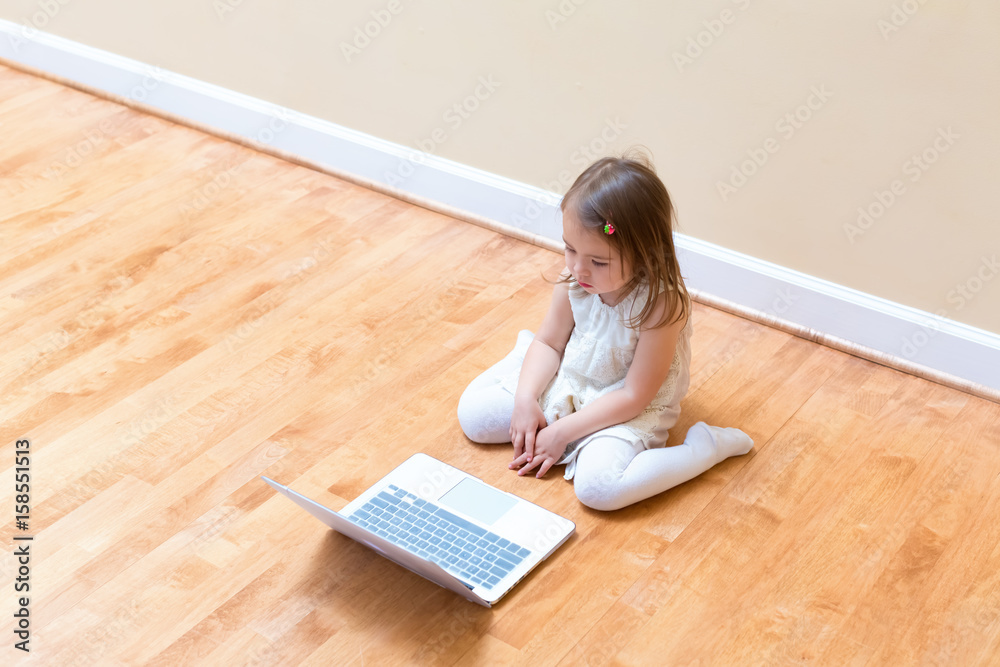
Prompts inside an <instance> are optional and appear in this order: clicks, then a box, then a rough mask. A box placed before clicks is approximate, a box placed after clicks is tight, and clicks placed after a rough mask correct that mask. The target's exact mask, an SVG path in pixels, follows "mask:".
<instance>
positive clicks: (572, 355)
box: [501, 281, 692, 479]
mask: <svg viewBox="0 0 1000 667" xmlns="http://www.w3.org/2000/svg"><path fill="white" fill-rule="evenodd" d="M648 297H649V290H648V286H647V285H646V284H645V283H643V284H640V285H639V286H638V287H636V289H634V290H632V292H631V293H630V294H629V295H628V296H626V297H625V298H624V299H622V300H621V302H619V303H618V304H617V305H615V306H608V305H607V304H605V303H604V302H603V301H601V297H600V296H599V295H597V294H590V293H588V292H587V291H585V290H584V289H583V288H582V287H580V285H579V283H577V282H576V281H573V282H572V283H571V284H570V290H569V302H570V307H571V308H572V310H573V320H574V327H573V332H572V334H570V338H569V342H567V343H566V349H565V351H564V352H563V358H562V363H561V364H560V366H559V370H558V372H557V373H556V376H555V377H554V378H553V379H552V382H551V383H549V386H548V387H546V389H545V391H544V392H542V395H541V397H540V399H539V404H540V405H541V408H542V412H543V414H544V415H545V419H546V421H547V422H548V423H549V424H551V423H552V422H554V421H555V420H556V419H560V418H562V417H565V416H566V415H569V414H572V413H573V412H576V411H577V410H580V409H582V408H583V407H584V406H586V405H587V404H589V403H591V402H593V401H595V400H596V399H598V398H600V397H601V396H603V395H604V394H607V393H609V392H612V391H615V390H617V389H621V388H623V387H624V386H625V376H626V374H627V373H628V369H629V366H630V365H631V364H632V358H633V357H634V356H635V348H636V344H637V343H638V341H639V331H638V330H637V329H632V328H631V327H629V326H628V321H629V319H630V317H632V316H637V315H638V314H639V313H640V312H641V311H642V308H643V306H644V305H645V303H646V300H647V299H648ZM691 331H692V324H691V317H688V321H687V323H685V325H684V328H683V329H681V333H680V336H679V337H678V340H677V347H676V349H675V351H674V359H673V362H672V363H671V365H670V372H669V373H668V374H667V378H666V379H665V380H664V381H663V385H662V386H661V387H660V390H659V391H658V392H657V393H656V396H655V397H654V398H653V401H652V402H651V403H650V404H649V405H648V406H647V407H646V409H645V410H643V412H642V414H640V415H639V416H638V417H635V418H634V419H631V420H630V421H627V422H625V423H623V424H617V425H614V426H611V427H609V428H606V429H603V430H601V431H598V432H597V433H592V434H590V435H588V436H585V437H583V438H580V439H579V440H576V441H573V442H571V443H570V444H569V446H568V447H567V448H566V453H565V454H563V456H562V458H561V459H560V460H559V461H558V462H557V463H559V464H566V474H565V477H566V479H572V478H573V474H574V472H575V470H576V457H577V454H579V452H580V451H581V450H582V449H583V447H585V446H586V445H587V444H588V443H589V442H590V441H591V440H593V439H594V438H596V437H599V436H600V437H608V436H610V437H616V438H620V439H622V440H625V441H627V442H629V443H631V444H633V445H634V446H635V447H636V449H637V453H638V451H641V449H649V448H652V447H662V446H663V444H664V443H665V442H666V441H667V431H668V429H670V428H671V427H673V425H674V424H676V423H677V418H678V416H679V415H680V402H681V398H683V397H684V395H685V394H686V393H687V390H688V385H689V384H690V380H691V377H690V367H691ZM519 376H520V368H518V369H517V371H515V372H514V373H513V374H511V375H509V376H507V377H505V378H502V379H501V386H503V388H504V389H506V390H508V391H509V392H511V393H512V394H513V393H514V392H515V391H516V390H517V380H518V377H519Z"/></svg>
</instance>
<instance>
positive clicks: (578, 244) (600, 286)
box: [563, 206, 632, 305]
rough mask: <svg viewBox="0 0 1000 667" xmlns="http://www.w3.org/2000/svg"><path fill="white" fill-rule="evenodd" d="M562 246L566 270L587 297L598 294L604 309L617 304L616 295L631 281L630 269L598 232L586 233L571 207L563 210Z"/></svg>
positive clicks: (619, 298)
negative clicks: (585, 292)
mask: <svg viewBox="0 0 1000 667" xmlns="http://www.w3.org/2000/svg"><path fill="white" fill-rule="evenodd" d="M563 242H564V243H565V244H566V268H567V269H569V272H570V273H572V274H573V277H574V278H576V280H577V282H579V283H580V287H582V288H583V289H585V290H586V291H587V292H588V293H590V294H600V295H601V300H602V301H604V303H606V304H608V305H615V304H617V303H618V302H619V301H621V299H622V298H623V297H624V296H625V295H624V294H620V292H621V291H622V289H623V288H624V287H625V283H627V282H628V281H629V279H630V278H631V277H632V271H631V268H630V267H629V266H628V265H627V264H626V263H623V261H622V259H621V256H620V255H619V253H618V251H617V250H615V248H614V247H612V245H611V243H609V242H608V240H607V239H606V238H605V237H604V235H603V234H602V233H601V232H600V231H592V230H589V229H587V228H585V227H584V226H583V225H582V224H581V223H580V219H579V218H578V217H577V215H576V211H575V210H573V207H572V206H567V207H566V209H565V210H563Z"/></svg>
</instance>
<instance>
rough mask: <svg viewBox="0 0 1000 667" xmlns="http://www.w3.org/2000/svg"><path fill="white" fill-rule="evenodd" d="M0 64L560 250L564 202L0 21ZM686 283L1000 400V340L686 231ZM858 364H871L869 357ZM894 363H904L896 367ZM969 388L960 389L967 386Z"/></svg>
mask: <svg viewBox="0 0 1000 667" xmlns="http://www.w3.org/2000/svg"><path fill="white" fill-rule="evenodd" d="M0 59H4V60H7V61H9V62H11V63H13V64H19V65H22V66H25V67H27V68H30V69H34V70H37V71H39V72H42V73H45V74H48V75H50V76H53V77H56V78H58V79H62V80H65V81H67V82H69V83H73V84H75V85H79V86H81V87H84V88H88V89H92V90H94V91H96V92H103V93H105V94H108V95H110V96H113V97H118V98H125V100H131V101H132V102H134V103H137V104H140V105H142V106H144V107H146V108H149V109H150V110H153V111H159V112H161V113H164V114H166V115H168V116H172V117H176V118H179V119H184V120H186V121H187V122H190V123H191V124H193V125H196V126H202V127H205V128H211V129H214V130H215V131H218V132H219V133H221V134H225V135H229V136H235V137H242V138H244V139H245V140H247V141H250V142H256V143H258V144H260V145H262V147H264V148H265V149H272V150H274V152H275V153H277V154H284V155H289V156H294V157H295V158H297V159H299V160H302V161H303V162H305V163H308V164H312V165H316V166H317V167H319V168H322V169H325V170H328V171H330V172H332V173H341V174H350V175H352V176H353V177H354V178H355V179H357V180H359V181H361V182H370V183H372V184H374V185H379V186H383V189H389V190H391V191H398V192H400V193H401V194H403V195H404V196H409V197H411V198H416V199H421V200H424V201H429V202H435V203H437V204H440V205H442V208H445V209H452V210H456V211H463V212H466V213H468V214H470V215H471V216H472V217H476V218H479V219H486V220H491V221H495V222H496V223H500V225H502V226H507V227H512V228H514V229H516V230H520V231H521V232H524V233H526V234H527V235H532V236H538V237H542V238H543V239H548V240H550V241H551V242H552V246H553V247H555V246H558V245H559V244H560V243H561V241H560V236H561V226H560V223H559V221H560V214H559V200H560V197H559V195H556V194H554V193H551V192H547V191H544V190H541V189H539V188H536V187H532V186H529V185H525V184H523V183H519V182H517V181H513V180H511V179H507V178H503V177H500V176H497V175H494V174H490V173H488V172H485V171H482V170H479V169H474V168H472V167H468V166H466V165H462V164H459V163H456V162H452V161H450V160H446V159H443V158H440V157H437V156H435V155H429V154H426V153H423V152H421V151H419V150H416V149H413V148H408V147H406V146H401V145H399V144H394V143H391V142H388V141H384V140H382V139H378V138H377V137H373V136H370V135H366V134H363V133H361V132H356V131H353V130H350V129H348V128H345V127H341V126H339V125H336V124H334V123H330V122H327V121H324V120H320V119H318V118H315V117H312V116H308V115H305V114H302V113H299V112H296V111H292V110H290V109H285V108H283V107H279V106H277V105H274V104H270V103H268V102H264V101H262V100H259V99H256V98H253V97H250V96H247V95H243V94H241V93H237V92H234V91H231V90H227V89H224V88H221V87H218V86H214V85H211V84H207V83H205V82H202V81H198V80H196V79H192V78H189V77H185V76H181V75H179V74H175V73H173V72H168V71H165V70H161V69H159V68H157V67H154V66H151V65H147V64H144V63H140V62H137V61H134V60H130V59H128V58H123V57H121V56H117V55H114V54H112V53H108V52H106V51H101V50H99V49H95V48H92V47H89V46H86V45H83V44H79V43H77V42H72V41H70V40H67V39H63V38H60V37H56V36H54V35H50V34H47V33H43V32H41V31H38V30H35V29H33V28H30V27H28V26H25V25H19V24H16V23H11V22H9V21H4V20H2V19H0ZM677 246H678V253H679V256H680V261H681V266H682V269H683V273H684V275H685V277H686V278H687V280H688V284H689V286H690V287H691V288H692V289H693V290H694V291H696V292H698V293H700V294H704V295H709V296H711V297H715V298H717V299H719V300H722V301H726V302H729V303H731V304H735V305H736V306H737V307H738V308H739V309H740V310H742V311H744V312H746V313H748V314H751V315H753V314H759V315H761V316H762V317H761V319H763V320H771V321H781V322H783V323H785V324H788V325H790V328H792V329H795V328H799V329H806V330H812V331H813V332H818V334H820V336H821V337H825V338H827V339H831V340H835V339H839V340H840V341H845V342H846V343H847V344H848V345H847V346H848V347H850V346H857V347H859V348H868V349H869V350H870V351H873V352H875V353H877V354H875V355H867V356H870V357H874V358H878V359H879V360H880V361H882V362H883V363H887V364H888V365H897V366H900V367H902V368H904V369H906V370H912V369H913V368H917V369H918V370H919V367H924V368H926V369H929V371H931V372H930V373H929V374H928V376H930V377H931V378H932V379H936V378H935V377H934V376H936V375H943V376H953V377H954V378H955V379H958V380H964V381H965V382H966V383H970V384H972V385H982V387H981V388H980V389H986V390H987V391H985V392H983V391H978V392H977V393H980V394H985V395H987V396H989V397H992V398H996V397H998V396H1000V335H998V334H994V333H991V332H987V331H983V330H981V329H976V328H974V327H970V326H967V325H965V324H962V323H960V322H956V321H954V320H950V319H947V318H944V317H940V316H936V315H933V314H931V313H927V312H924V311H920V310H917V309H915V308H910V307H907V306H903V305H900V304H897V303H893V302H891V301H887V300H885V299H881V298H878V297H874V296H871V295H869V294H865V293H862V292H858V291H857V290H853V289H850V288H848V287H844V286H842V285H837V284H835V283H831V282H828V281H825V280H820V279H818V278H814V277H812V276H809V275H806V274H803V273H799V272H797V271H792V270H790V269H786V268H783V267H781V266H778V265H775V264H772V263H769V262H765V261H762V260H758V259H755V258H753V257H749V256H747V255H743V254H740V253H737V252H734V251H731V250H727V249H725V248H722V247H720V246H717V245H714V244H711V243H707V242H704V241H700V240H698V239H695V238H692V237H688V236H683V235H678V236H677ZM862 356H866V355H865V354H863V353H862ZM894 360H895V361H898V362H899V363H894ZM959 384H962V383H959Z"/></svg>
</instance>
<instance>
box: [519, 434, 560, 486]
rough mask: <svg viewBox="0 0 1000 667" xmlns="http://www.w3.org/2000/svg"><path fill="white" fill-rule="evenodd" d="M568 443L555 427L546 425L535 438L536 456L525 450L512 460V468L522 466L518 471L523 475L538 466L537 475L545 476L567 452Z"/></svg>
mask: <svg viewBox="0 0 1000 667" xmlns="http://www.w3.org/2000/svg"><path fill="white" fill-rule="evenodd" d="M568 445H569V443H568V442H566V441H565V440H563V439H562V438H560V437H559V434H558V432H557V430H556V429H555V428H553V427H552V426H546V427H545V428H543V429H542V430H541V431H539V432H538V435H537V437H536V438H535V454H534V456H533V457H532V456H529V455H528V452H524V453H522V454H521V455H520V456H518V457H516V458H515V459H514V460H513V461H512V462H511V464H510V467H511V468H512V469H514V468H520V470H518V471H517V474H518V475H523V474H525V473H527V472H528V471H530V470H532V469H534V468H538V473H537V474H536V475H535V477H538V478H542V477H545V473H547V472H548V471H549V468H551V467H552V466H553V465H554V464H555V462H556V461H558V460H559V459H560V458H561V457H562V455H563V454H564V453H565V452H566V447H567V446H568ZM539 466H541V467H539Z"/></svg>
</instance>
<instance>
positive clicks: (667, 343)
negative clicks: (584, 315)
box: [514, 298, 684, 477]
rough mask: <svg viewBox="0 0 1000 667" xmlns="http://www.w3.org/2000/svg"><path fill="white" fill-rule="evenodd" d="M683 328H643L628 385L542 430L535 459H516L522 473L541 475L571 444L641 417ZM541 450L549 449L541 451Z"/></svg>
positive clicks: (657, 316) (655, 318) (676, 325)
mask: <svg viewBox="0 0 1000 667" xmlns="http://www.w3.org/2000/svg"><path fill="white" fill-rule="evenodd" d="M665 302H666V299H665V298H661V302H660V303H659V305H658V307H657V308H656V310H655V311H654V312H653V314H652V318H651V320H650V321H652V322H657V321H659V320H660V317H661V315H662V313H663V309H664V308H665ZM683 328H684V322H674V323H672V324H668V325H665V326H663V327H660V328H657V329H650V328H646V329H642V330H641V331H640V332H639V342H638V343H637V344H636V349H635V356H634V357H633V359H632V365H631V366H629V369H628V374H627V375H626V376H625V386H624V387H623V388H622V389H618V390H615V391H612V392H609V393H607V394H605V395H604V396H601V397H600V398H599V399H597V400H596V401H594V402H593V403H590V404H588V405H587V406H585V407H584V408H583V409H582V410H580V411H578V412H574V413H573V414H570V415H566V416H565V417H563V418H562V419H558V420H556V421H555V422H554V423H552V424H550V425H549V426H547V427H546V428H545V429H543V430H542V431H541V432H539V434H538V446H537V447H536V451H537V452H538V455H537V456H535V457H534V458H533V459H532V458H529V457H527V456H522V457H521V458H522V459H523V460H521V461H518V460H515V461H514V464H516V465H521V464H526V465H524V467H522V468H521V470H520V471H519V474H522V475H523V474H524V473H525V472H527V471H528V470H531V469H532V468H534V467H536V466H538V465H541V467H540V468H539V470H538V474H537V475H536V476H537V477H542V476H544V475H545V473H546V472H548V469H549V468H550V467H551V466H552V464H553V463H555V461H557V460H558V459H559V457H561V456H562V454H563V452H565V451H566V446H567V445H568V444H569V443H571V442H573V441H574V440H578V439H580V438H582V437H584V436H587V435H590V434H591V433H596V432H597V431H600V430H601V429H603V428H607V427H609V426H614V425H615V424H622V423H624V422H627V421H629V420H630V419H632V418H634V417H637V416H639V415H640V414H641V413H642V411H643V410H645V409H646V407H647V406H648V405H649V404H650V403H652V402H653V398H655V397H656V393H657V392H658V391H659V390H660V387H661V386H663V382H664V381H665V380H666V379H667V375H668V374H669V373H670V366H671V364H672V363H673V359H674V351H675V350H676V348H677V339H678V338H679V337H680V332H681V329H683ZM542 449H544V450H546V451H545V452H542V451H541V450H542ZM542 454H544V456H543V455H542ZM525 455H527V452H525Z"/></svg>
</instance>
